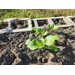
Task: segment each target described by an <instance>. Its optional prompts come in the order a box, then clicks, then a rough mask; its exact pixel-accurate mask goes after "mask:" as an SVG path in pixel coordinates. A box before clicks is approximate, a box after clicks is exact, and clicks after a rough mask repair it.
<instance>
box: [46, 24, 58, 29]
mask: <svg viewBox="0 0 75 75" xmlns="http://www.w3.org/2000/svg"><path fill="white" fill-rule="evenodd" d="M46 27H48V28H49V29H51V30H55V29H57V28H59V26H54V24H51V25H47V26H46Z"/></svg>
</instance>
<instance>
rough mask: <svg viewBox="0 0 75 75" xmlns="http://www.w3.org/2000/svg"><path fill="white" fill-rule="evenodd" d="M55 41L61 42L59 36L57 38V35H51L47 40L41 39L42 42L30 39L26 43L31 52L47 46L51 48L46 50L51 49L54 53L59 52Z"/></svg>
mask: <svg viewBox="0 0 75 75" xmlns="http://www.w3.org/2000/svg"><path fill="white" fill-rule="evenodd" d="M55 40H60V38H59V37H58V36H56V35H49V36H47V37H46V38H45V39H44V38H41V39H40V40H36V39H35V40H32V39H28V40H27V41H26V45H27V47H28V48H30V49H31V50H35V49H41V48H45V45H47V46H50V47H49V48H46V49H51V50H53V51H58V49H57V48H56V46H55V45H54V43H55Z"/></svg>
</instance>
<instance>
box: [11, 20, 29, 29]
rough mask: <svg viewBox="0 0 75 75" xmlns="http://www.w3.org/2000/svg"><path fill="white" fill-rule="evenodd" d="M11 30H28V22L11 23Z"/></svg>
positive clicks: (17, 21) (16, 21)
mask: <svg viewBox="0 0 75 75" xmlns="http://www.w3.org/2000/svg"><path fill="white" fill-rule="evenodd" d="M11 28H12V29H22V28H28V21H27V20H15V21H14V22H12V23H11Z"/></svg>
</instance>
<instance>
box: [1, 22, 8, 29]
mask: <svg viewBox="0 0 75 75" xmlns="http://www.w3.org/2000/svg"><path fill="white" fill-rule="evenodd" d="M6 27H8V24H5V23H2V24H0V29H4V28H6Z"/></svg>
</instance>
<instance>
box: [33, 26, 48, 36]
mask: <svg viewBox="0 0 75 75" xmlns="http://www.w3.org/2000/svg"><path fill="white" fill-rule="evenodd" d="M32 30H34V31H36V32H35V33H37V34H39V33H41V34H42V35H43V36H44V35H47V34H48V32H47V31H45V29H44V28H37V29H36V28H35V27H32Z"/></svg>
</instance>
